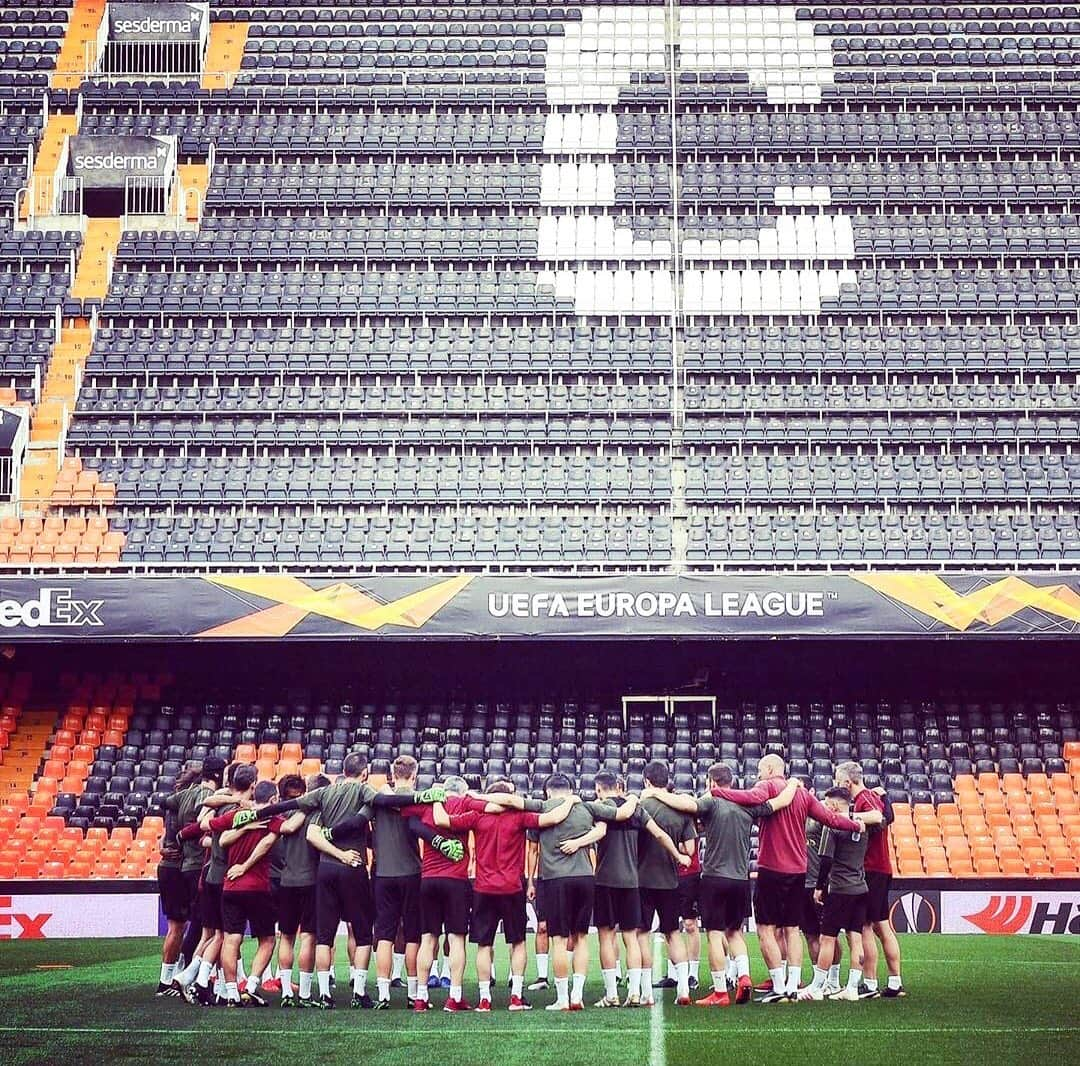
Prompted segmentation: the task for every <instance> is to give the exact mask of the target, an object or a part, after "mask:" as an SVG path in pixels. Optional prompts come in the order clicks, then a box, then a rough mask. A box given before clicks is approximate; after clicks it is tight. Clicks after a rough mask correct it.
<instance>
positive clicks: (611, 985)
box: [575, 970, 619, 999]
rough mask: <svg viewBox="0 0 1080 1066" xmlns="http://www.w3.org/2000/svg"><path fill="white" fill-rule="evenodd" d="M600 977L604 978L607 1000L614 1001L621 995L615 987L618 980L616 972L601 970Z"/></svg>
mask: <svg viewBox="0 0 1080 1066" xmlns="http://www.w3.org/2000/svg"><path fill="white" fill-rule="evenodd" d="M600 975H601V976H602V977H603V978H604V997H605V998H606V999H614V998H615V997H616V996H617V995H618V994H619V990H618V988H617V987H616V985H615V982H616V981H617V980H618V979H617V978H616V976H615V971H614V970H601V971H600ZM575 976H576V975H575Z"/></svg>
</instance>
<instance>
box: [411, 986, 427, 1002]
mask: <svg viewBox="0 0 1080 1066" xmlns="http://www.w3.org/2000/svg"><path fill="white" fill-rule="evenodd" d="M414 998H415V999H418V1000H420V1002H421V1003H427V1001H428V990H427V985H426V984H424V983H423V982H421V983H420V984H418V985H417V986H416V995H415V997H414Z"/></svg>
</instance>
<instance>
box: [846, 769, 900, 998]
mask: <svg viewBox="0 0 1080 1066" xmlns="http://www.w3.org/2000/svg"><path fill="white" fill-rule="evenodd" d="M836 784H837V786H838V787H839V788H846V789H847V790H848V794H849V795H850V796H851V799H852V810H853V811H855V813H857V814H858V813H860V812H867V811H880V812H881V813H882V815H883V816H884V815H885V801H884V800H883V798H882V797H881V796H880V795H878V794H877V793H876V792H874V791H872V790H871V789H868V788H867V787H866V785H864V784H863V770H862V767H861V766H860V765H859V764H858V763H857V762H843V763H841V764H840V765H839V766H838V767H837V768H836ZM888 827H889V821H888V819H887V818H886V819H883V824H882V826H881V828H880V830H879V831H878V832H876V833H874V834H873V835H872V836H871V837H870V843H869V845H868V846H867V849H866V887H867V889H868V897H867V904H866V919H867V924H866V925H865V926H863V935H862V939H863V984H864V985H865V986H866V995H865V996H863V997H862V998H864V999H872V998H875V996H876V994H877V990H878V982H877V963H878V947H877V941H878V940H880V941H881V948H882V950H883V951H884V953H885V964H886V966H888V968H889V981H888V984H887V986H886V988H885V990H884V991H883V992H882V993H881V996H882V997H883V998H885V999H898V998H899V997H901V996H906V995H907V992H905V991H904V982H903V979H902V978H901V976H900V943H899V941H898V940H897V939H896V932H895V930H894V929H893V927H892V919H891V918H890V917H889V887H890V885H891V884H892V857H891V852H890V847H889V828H888ZM875 938H876V939H875Z"/></svg>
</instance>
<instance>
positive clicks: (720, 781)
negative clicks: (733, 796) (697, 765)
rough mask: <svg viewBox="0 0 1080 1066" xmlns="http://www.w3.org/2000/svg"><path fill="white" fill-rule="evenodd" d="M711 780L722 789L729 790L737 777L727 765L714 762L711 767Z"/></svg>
mask: <svg viewBox="0 0 1080 1066" xmlns="http://www.w3.org/2000/svg"><path fill="white" fill-rule="evenodd" d="M709 780H710V781H711V782H712V783H713V784H714V785H718V786H719V787H720V788H727V786H728V785H730V784H731V782H732V781H734V780H735V775H734V774H733V773H732V772H731V767H730V766H728V765H727V763H722V762H714V763H713V764H712V766H710V767H709Z"/></svg>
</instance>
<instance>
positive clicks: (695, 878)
mask: <svg viewBox="0 0 1080 1066" xmlns="http://www.w3.org/2000/svg"><path fill="white" fill-rule="evenodd" d="M700 900H701V874H687V875H686V876H685V877H680V878H679V917H680V918H682V919H684V920H685V919H687V918H698V917H700V916H701V903H700Z"/></svg>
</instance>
